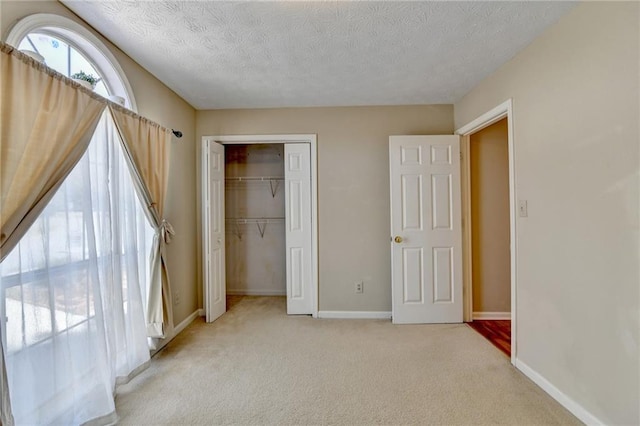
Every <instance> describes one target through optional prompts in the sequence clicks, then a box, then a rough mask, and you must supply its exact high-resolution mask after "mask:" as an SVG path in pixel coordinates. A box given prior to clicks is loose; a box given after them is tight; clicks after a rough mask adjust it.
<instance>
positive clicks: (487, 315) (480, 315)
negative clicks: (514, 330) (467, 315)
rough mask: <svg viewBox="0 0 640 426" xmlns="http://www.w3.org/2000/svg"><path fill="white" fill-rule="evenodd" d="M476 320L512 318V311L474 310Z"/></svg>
mask: <svg viewBox="0 0 640 426" xmlns="http://www.w3.org/2000/svg"><path fill="white" fill-rule="evenodd" d="M472 318H473V319H474V320H510V319H511V312H474V313H473V316H472Z"/></svg>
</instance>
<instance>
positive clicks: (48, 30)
mask: <svg viewBox="0 0 640 426" xmlns="http://www.w3.org/2000/svg"><path fill="white" fill-rule="evenodd" d="M5 42H6V43H7V44H10V45H12V46H14V47H17V48H18V49H20V50H31V51H34V52H36V53H38V54H40V55H42V56H43V57H44V61H45V63H46V65H47V66H49V67H50V68H53V69H54V70H56V71H58V72H60V73H62V74H64V75H66V76H67V77H69V76H71V75H72V74H74V73H76V72H79V71H84V72H85V73H87V74H93V75H94V76H96V77H98V78H99V79H100V81H99V82H98V84H97V85H96V87H95V92H96V93H98V94H100V95H102V96H109V95H116V96H121V97H123V98H124V99H125V106H126V107H127V108H129V109H131V110H133V111H137V106H136V102H135V98H134V96H133V91H132V90H131V85H130V84H129V81H128V80H127V78H126V76H125V74H124V71H123V70H122V68H121V67H120V65H119V64H118V62H117V61H116V59H115V57H114V56H113V54H112V53H111V52H110V51H109V49H108V48H107V47H106V46H105V45H104V43H102V42H101V41H100V39H98V37H96V36H95V35H93V33H91V32H90V31H89V30H87V29H86V28H84V27H83V26H82V25H80V24H78V23H76V22H74V21H72V20H70V19H68V18H65V17H63V16H59V15H53V14H48V13H37V14H34V15H29V16H27V17H25V18H23V19H21V20H20V21H18V22H17V23H16V24H15V25H14V26H13V27H12V28H11V30H10V31H9V33H8V35H7V38H6V40H5Z"/></svg>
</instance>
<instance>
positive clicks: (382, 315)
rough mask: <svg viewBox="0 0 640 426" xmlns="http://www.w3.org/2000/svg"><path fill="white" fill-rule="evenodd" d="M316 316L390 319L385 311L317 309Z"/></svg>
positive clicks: (389, 314) (388, 313) (389, 315)
mask: <svg viewBox="0 0 640 426" xmlns="http://www.w3.org/2000/svg"><path fill="white" fill-rule="evenodd" d="M318 318H335V319H390V318H391V312H387V311H319V312H318Z"/></svg>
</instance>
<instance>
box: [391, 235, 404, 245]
mask: <svg viewBox="0 0 640 426" xmlns="http://www.w3.org/2000/svg"><path fill="white" fill-rule="evenodd" d="M393 241H395V242H396V243H398V244H400V243H401V242H402V241H403V240H402V237H401V236H397V237H395V238H394V239H393Z"/></svg>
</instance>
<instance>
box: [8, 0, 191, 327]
mask: <svg viewBox="0 0 640 426" xmlns="http://www.w3.org/2000/svg"><path fill="white" fill-rule="evenodd" d="M34 13H53V14H56V15H61V16H64V17H67V18H70V19H72V20H74V21H76V22H78V23H80V24H83V25H84V26H85V27H87V28H89V29H91V28H90V27H88V26H87V25H86V24H85V23H84V22H83V21H82V20H80V19H79V18H78V17H77V16H75V15H74V14H73V13H72V12H71V11H69V10H68V9H67V8H65V7H64V6H63V5H61V4H60V3H58V2H55V1H44V2H36V1H0V34H2V35H3V36H4V35H6V32H7V30H8V29H9V28H10V26H11V25H12V24H13V23H15V21H17V20H19V19H20V18H22V17H24V16H27V15H30V14H34ZM92 32H93V33H94V34H95V35H97V36H98V38H99V39H100V40H101V41H102V42H103V43H104V44H105V45H106V46H107V47H108V48H109V50H110V51H111V53H113V55H114V56H115V57H116V59H117V60H118V63H119V64H120V66H121V67H122V69H123V70H124V72H125V74H126V76H127V78H128V79H129V83H130V84H131V86H132V88H133V92H134V96H135V99H136V102H137V105H138V113H139V114H141V115H143V116H145V117H148V118H150V119H151V120H153V121H156V122H158V123H160V124H162V125H164V126H167V127H171V128H174V129H179V130H181V131H182V132H183V133H184V136H183V137H182V139H174V142H173V144H172V147H171V170H170V175H169V191H168V194H167V201H166V204H165V205H166V218H167V219H168V220H169V221H170V222H171V224H172V225H173V226H174V228H175V230H176V236H175V238H174V240H173V242H172V243H171V245H169V247H168V258H169V260H168V263H169V265H168V266H169V275H170V280H171V285H172V287H173V292H174V293H177V294H178V296H179V301H180V302H179V304H178V305H176V306H174V322H175V323H176V324H178V323H179V322H180V321H182V320H183V319H185V318H186V317H187V316H189V314H191V313H192V312H194V311H195V310H196V309H197V308H198V299H197V293H196V227H195V220H196V213H195V209H196V199H195V198H196V195H195V194H196V193H195V185H194V183H195V181H196V174H195V167H194V162H195V155H196V154H195V146H196V145H195V136H194V129H195V110H194V109H193V108H192V107H191V106H190V105H189V104H188V103H186V102H185V101H184V100H183V99H182V98H180V97H179V96H178V95H176V94H175V93H174V92H173V91H171V90H170V89H169V88H167V87H166V86H165V85H164V84H162V83H161V82H160V81H158V80H157V79H156V78H155V77H154V76H153V75H151V74H150V73H149V72H147V71H146V70H144V69H143V68H142V67H140V66H139V65H138V64H137V63H135V62H134V61H133V60H132V59H131V58H129V57H128V56H127V55H125V54H124V53H122V52H121V51H120V50H119V49H118V48H116V47H115V46H114V45H113V44H111V43H110V42H109V41H107V40H106V39H105V38H103V37H101V36H100V35H99V34H97V33H96V32H95V31H93V30H92Z"/></svg>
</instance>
